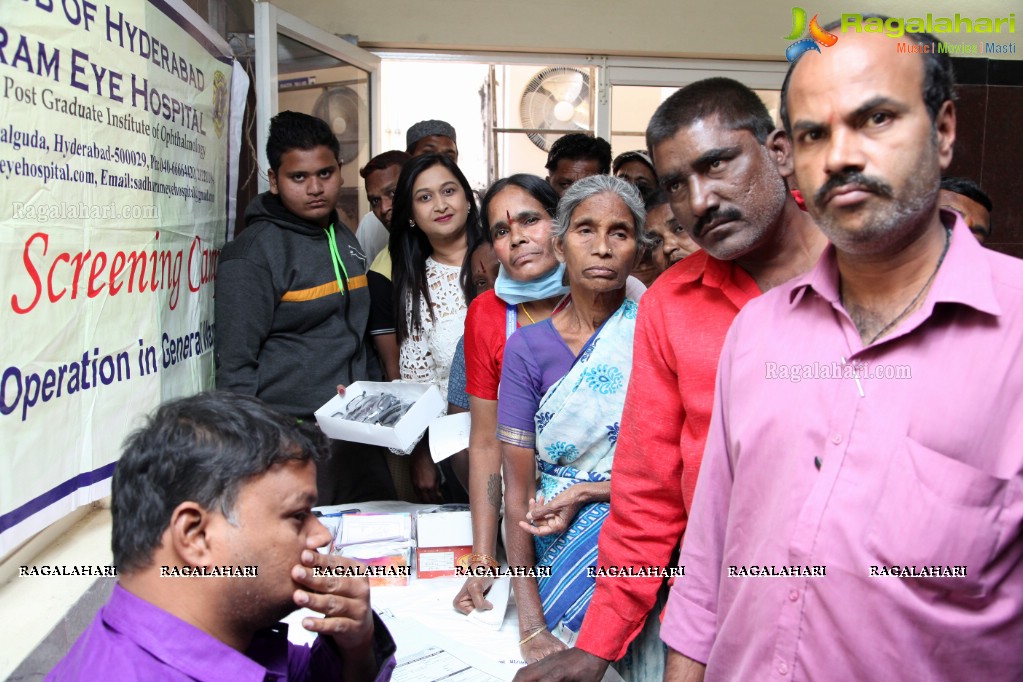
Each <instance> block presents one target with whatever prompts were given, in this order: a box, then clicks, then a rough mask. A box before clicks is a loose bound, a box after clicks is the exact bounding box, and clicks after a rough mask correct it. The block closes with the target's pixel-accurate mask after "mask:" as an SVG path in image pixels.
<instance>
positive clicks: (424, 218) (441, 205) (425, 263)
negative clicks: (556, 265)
mask: <svg viewBox="0 0 1023 682" xmlns="http://www.w3.org/2000/svg"><path fill="white" fill-rule="evenodd" d="M479 225H480V221H479V213H478V211H477V209H476V203H475V201H474V200H473V194H472V189H471V188H470V187H469V182H468V181H467V180H466V179H465V176H464V175H463V174H462V172H461V171H460V170H459V169H458V166H457V165H456V164H455V163H454V162H453V161H451V159H449V158H448V157H446V156H443V155H440V154H426V155H424V156H419V157H416V158H414V159H412V160H411V161H409V162H407V163H406V164H405V167H404V168H403V169H402V172H401V177H400V178H399V179H398V186H397V189H396V191H395V197H394V209H393V214H392V218H391V241H390V250H391V259H392V270H391V277H392V281H393V283H394V302H395V308H396V310H395V326H396V328H397V335H398V344H399V348H400V352H399V366H400V369H401V378H402V380H403V381H414V382H418V383H431V384H434V385H435V386H437V388H438V389H440V392H441V395H444V396H446V395H447V391H448V375H449V374H450V371H451V359H452V356H453V355H454V353H455V346H456V345H457V344H458V339H459V338H461V336H462V333H463V331H464V328H465V313H466V309H467V307H468V306H467V304H466V295H465V287H466V285H467V283H468V277H469V270H468V268H467V260H468V259H467V258H466V254H467V253H471V252H472V250H473V249H474V248H475V246H476V245H477V244H478V243H479V242H480V241H481V239H482V236H481V232H480V226H479ZM412 456H413V461H412V481H413V484H414V485H415V487H416V490H417V491H418V492H419V494H420V497H422V498H423V501H426V502H434V501H438V502H439V501H440V492H439V481H438V476H437V472H436V466H435V465H434V464H433V461H432V460H431V459H430V457H429V452H428V449H427V443H426V441H425V439H424V440H423V441H421V442H420V444H419V445H418V446H417V448H416V450H414V451H413V453H412Z"/></svg>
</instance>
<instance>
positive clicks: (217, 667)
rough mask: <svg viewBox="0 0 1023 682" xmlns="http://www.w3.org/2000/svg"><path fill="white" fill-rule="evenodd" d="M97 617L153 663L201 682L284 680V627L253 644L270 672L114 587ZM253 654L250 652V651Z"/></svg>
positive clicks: (285, 665) (212, 638)
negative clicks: (155, 662)
mask: <svg viewBox="0 0 1023 682" xmlns="http://www.w3.org/2000/svg"><path fill="white" fill-rule="evenodd" d="M101 617H102V619H103V622H104V624H105V625H106V626H107V627H109V628H111V629H113V630H115V631H117V632H118V633H120V634H121V635H123V636H124V637H126V638H127V639H129V640H131V641H132V642H134V643H135V644H136V645H137V646H138V647H139V648H140V649H142V650H144V651H146V652H147V653H148V654H149V655H150V656H152V657H153V658H155V659H157V660H159V661H161V662H162V663H163V664H164V665H166V666H168V667H170V668H174V669H175V670H179V671H181V672H182V673H184V674H185V675H187V676H189V677H191V678H193V679H195V680H199V681H200V682H206V681H207V680H208V681H209V682H215V681H217V680H258V681H259V682H262V681H263V680H264V679H266V676H267V673H272V674H273V675H275V676H277V677H278V678H280V679H286V678H287V663H288V641H287V626H286V625H281V624H278V625H277V626H276V627H275V628H272V629H270V630H268V631H261V632H260V634H259V635H258V636H257V638H255V639H254V643H255V642H258V644H259V646H258V649H259V651H258V652H256V653H258V654H259V657H260V659H262V660H263V662H264V663H265V664H267V665H269V666H270V667H264V666H263V665H260V664H259V663H256V662H255V661H254V660H252V659H251V658H249V657H248V656H247V655H245V654H243V653H241V652H240V651H237V650H235V649H232V648H231V647H229V646H228V645H226V644H224V643H223V642H221V641H220V640H219V639H217V638H215V637H213V636H212V635H209V634H207V633H205V632H203V631H202V630H200V629H199V628H197V627H195V626H193V625H190V624H188V623H186V622H185V621H183V620H181V619H180V618H178V617H176V616H173V615H171V614H170V613H168V612H166V611H164V610H163V609H161V608H159V607H157V606H155V605H153V604H151V603H149V602H148V601H146V600H145V599H142V598H141V597H137V596H135V595H134V594H132V593H131V592H128V591H127V590H126V589H124V588H123V587H121V585H120V584H118V585H115V586H114V591H113V593H112V594H111V596H110V601H108V602H107V604H106V605H105V606H104V607H103V609H102V611H101ZM282 627H283V632H282V631H281V628H282ZM252 650H254V648H250V651H252Z"/></svg>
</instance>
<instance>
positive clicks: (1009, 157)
mask: <svg viewBox="0 0 1023 682" xmlns="http://www.w3.org/2000/svg"><path fill="white" fill-rule="evenodd" d="M952 62H953V64H954V66H955V71H956V80H957V81H958V83H959V87H958V94H959V101H958V102H957V103H956V111H957V123H956V147H955V153H954V156H953V159H952V165H951V167H950V168H949V169H948V170H947V171H946V174H947V175H962V176H966V177H968V178H972V179H973V180H975V181H976V182H978V183H979V184H980V186H981V187H982V188H983V190H984V191H985V192H987V194H988V196H990V197H991V201H992V203H994V210H993V211H992V212H991V224H992V226H993V228H992V233H991V237H990V238H989V239H988V240H987V242H986V243H985V246H988V247H990V248H992V249H995V250H997V251H1002V252H1003V253H1007V254H1009V255H1012V256H1016V257H1017V258H1023V61H1004V60H991V59H973V58H958V59H953V60H952Z"/></svg>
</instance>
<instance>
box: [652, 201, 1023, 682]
mask: <svg viewBox="0 0 1023 682" xmlns="http://www.w3.org/2000/svg"><path fill="white" fill-rule="evenodd" d="M951 218H952V216H951V215H950V214H946V213H943V214H942V219H943V220H948V221H949V224H951ZM837 277H838V273H837V268H836V264H835V252H834V249H833V248H832V247H829V248H828V250H826V251H825V253H824V255H823V256H822V257H821V260H820V262H819V263H818V264H817V266H816V268H815V269H814V270H812V271H811V272H809V273H808V274H807V275H805V276H803V277H800V278H798V279H796V280H793V281H792V282H790V283H788V284H785V285H782V286H780V287H777V288H776V289H774V290H772V291H770V292H768V293H767V294H765V295H764V296H762V297H760V298H758V299H755V300H753V301H751V302H750V303H749V304H748V305H747V306H746V307H745V308H744V309H743V310H742V312H741V313H740V314H739V315H738V317H737V318H736V321H735V324H734V325H733V326H732V328H731V330H730V331H729V333H728V337H727V339H726V341H725V346H724V349H723V350H722V353H721V365H720V368H719V371H718V378H717V392H716V397H715V405H714V415H713V418H712V421H711V426H710V433H709V436H708V440H707V449H706V452H705V453H704V459H703V466H702V469H701V472H700V479H699V483H698V484H697V487H696V497H695V500H694V502H693V511H692V515H691V521H690V524H689V527H688V529H687V532H686V542H685V545H684V546H683V550H682V557H681V559H680V563H681V565H683V566H685V577H682V578H678V579H677V580H676V581H675V584H674V587H673V589H672V592H671V596H670V598H669V602H668V606H667V609H666V615H665V619H664V623H663V625H662V628H661V637H662V638H663V639H664V641H665V642H666V643H667V644H668V645H669V646H671V647H672V648H673V649H675V650H677V651H679V652H681V653H683V654H685V655H687V656H689V657H690V658H693V659H695V660H697V661H701V662H706V663H707V679H708V680H805V679H817V680H823V679H835V678H836V676H837V677H840V678H841V679H850V680H852V679H858V680H911V679H914V680H963V679H985V680H1009V679H1013V680H1015V679H1019V678H1020V676H1021V674H1023V536H1021V520H1023V473H1021V472H1023V352H1021V345H1023V261H1020V260H1017V259H1014V258H1010V257H1008V256H1004V255H1002V254H999V253H995V252H993V251H990V250H987V249H984V248H983V247H981V246H980V245H979V244H977V242H976V240H975V239H974V238H973V236H972V235H971V234H970V232H969V230H968V229H967V228H966V225H965V224H964V223H963V222H962V220H961V219H958V218H956V222H955V229H954V231H953V234H952V242H951V246H950V248H949V252H948V255H947V256H946V258H945V261H944V264H943V265H942V267H941V269H940V271H939V272H938V274H937V276H936V278H935V280H934V284H933V286H932V287H931V290H930V291H929V292H928V294H927V297H926V299H925V302H924V304H923V306H922V307H921V308H920V309H919V310H917V311H916V312H914V313H912V314H911V315H909V317H907V318H906V320H904V321H903V322H901V323H899V325H898V326H897V328H896V331H895V332H894V333H892V334H890V335H889V336H886V337H885V338H883V339H881V340H880V341H878V342H876V343H874V344H873V345H872V346H869V347H867V348H864V347H863V344H862V342H861V341H860V337H859V334H858V333H857V331H856V328H855V326H854V325H853V323H852V321H851V319H850V318H849V317H848V315H847V314H846V312H845V310H844V309H843V308H842V306H841V304H840V302H839V296H838V288H837ZM843 357H844V358H845V361H846V362H847V363H849V364H850V365H852V366H851V367H849V368H848V369H847V368H846V367H845V366H844V365H843V360H842V358H843ZM858 363H865V365H864V364H858ZM854 368H855V371H854ZM836 375H837V378H835V377H836ZM794 376H795V377H796V378H793V377H794ZM888 377H892V378H888ZM899 377H901V378H899ZM815 458H820V469H819V470H818V468H817V466H816V465H815ZM733 567H734V568H733ZM790 567H794V568H790ZM893 567H895V568H894V570H893ZM963 567H965V568H963ZM821 568H823V569H824V571H823V573H824V574H823V575H821V574H820V573H821V571H820V569H821ZM935 569H936V570H935ZM896 572H897V573H907V572H909V573H910V574H911V575H910V576H908V577H907V576H905V575H901V576H895V575H892V574H893V573H896ZM754 573H757V574H756V575H753V574H754ZM764 573H782V574H784V573H788V574H789V575H782V576H777V577H776V576H772V577H765V576H764V575H763V574H764ZM807 573H809V575H806V574H807ZM886 573H887V575H886ZM962 573H965V575H961V574H962ZM956 574H959V575H956Z"/></svg>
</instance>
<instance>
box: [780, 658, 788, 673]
mask: <svg viewBox="0 0 1023 682" xmlns="http://www.w3.org/2000/svg"><path fill="white" fill-rule="evenodd" d="M778 672H779V673H781V674H782V675H788V674H789V667H788V666H787V665H785V661H782V662H781V663H779V664H778Z"/></svg>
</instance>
